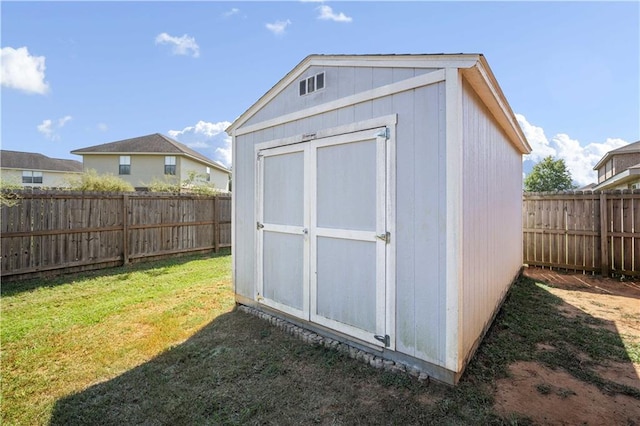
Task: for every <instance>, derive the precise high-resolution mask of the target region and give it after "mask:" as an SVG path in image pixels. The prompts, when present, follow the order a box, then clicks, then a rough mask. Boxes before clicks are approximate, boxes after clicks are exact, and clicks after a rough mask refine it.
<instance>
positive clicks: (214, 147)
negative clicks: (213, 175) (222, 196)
mask: <svg viewBox="0 0 640 426" xmlns="http://www.w3.org/2000/svg"><path fill="white" fill-rule="evenodd" d="M230 125H231V122H229V121H219V122H217V123H211V122H208V121H202V120H201V121H198V122H197V123H196V124H195V125H194V126H187V127H185V128H184V129H182V130H169V131H168V132H167V133H168V134H169V136H171V137H172V138H174V139H177V140H178V141H180V142H182V143H183V144H185V145H187V146H188V147H189V148H192V149H195V150H196V151H198V152H200V153H202V154H203V155H205V156H207V157H209V158H212V159H213V160H215V161H218V162H219V163H221V164H222V165H223V166H225V167H230V166H231V137H229V136H228V135H227V134H226V133H225V132H224V130H225V129H226V128H227V127H229V126H230Z"/></svg>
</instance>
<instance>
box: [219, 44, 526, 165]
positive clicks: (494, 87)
mask: <svg viewBox="0 0 640 426" xmlns="http://www.w3.org/2000/svg"><path fill="white" fill-rule="evenodd" d="M312 66H351V67H398V68H458V69H461V70H462V73H463V75H464V76H465V77H466V78H467V81H468V82H469V83H470V85H471V86H472V87H473V89H474V90H475V91H476V92H477V94H478V95H479V96H480V98H481V99H482V101H483V102H484V104H485V105H486V106H487V108H488V109H489V111H490V112H491V114H492V115H493V116H494V118H495V119H496V121H497V122H498V124H499V125H500V127H501V128H502V129H503V130H504V131H505V133H506V134H507V135H508V137H509V140H510V141H511V143H512V144H513V145H514V146H515V147H517V148H518V149H519V150H520V151H521V152H522V153H524V154H526V153H529V152H531V146H530V145H529V143H528V142H527V139H526V137H525V136H524V133H523V132H522V129H521V128H520V125H519V124H518V121H517V119H516V118H515V114H514V113H513V111H512V110H511V107H510V106H509V103H508V102H507V100H506V98H505V96H504V94H503V92H502V89H500V86H499V85H498V82H497V80H496V79H495V76H494V75H493V72H492V71H491V69H490V68H489V65H488V63H487V61H486V59H485V58H484V56H483V55H482V54H465V53H450V54H445V53H438V54H380V55H309V56H307V57H306V58H305V59H303V60H302V61H301V62H300V63H299V64H298V65H297V66H296V67H295V68H293V69H292V70H291V71H289V73H287V74H286V75H285V76H284V77H283V78H282V79H281V80H280V81H279V82H278V83H276V84H275V85H274V86H273V87H272V88H271V89H269V91H268V92H267V93H265V94H264V95H263V96H262V97H261V98H260V99H258V101H257V102H255V103H254V104H253V105H252V106H251V107H249V109H247V110H246V111H245V112H244V113H243V114H242V115H240V116H239V117H238V118H237V119H236V120H235V121H234V122H233V123H232V124H231V125H230V126H229V127H228V128H227V129H226V132H227V133H228V134H229V135H233V134H234V133H235V132H236V131H237V130H238V129H239V128H240V127H241V126H242V125H243V124H244V123H246V122H247V121H248V120H249V119H250V118H251V117H253V116H254V115H255V114H256V113H257V112H258V111H259V110H260V109H262V108H263V107H264V106H265V105H266V104H267V103H268V102H270V101H271V100H272V99H273V98H275V97H276V96H277V95H278V94H279V93H280V92H281V91H282V90H284V89H285V88H286V87H287V86H288V85H289V84H291V83H293V82H295V81H296V80H297V79H298V78H299V77H300V75H302V74H303V73H304V72H305V71H306V70H307V69H308V68H309V67H312Z"/></svg>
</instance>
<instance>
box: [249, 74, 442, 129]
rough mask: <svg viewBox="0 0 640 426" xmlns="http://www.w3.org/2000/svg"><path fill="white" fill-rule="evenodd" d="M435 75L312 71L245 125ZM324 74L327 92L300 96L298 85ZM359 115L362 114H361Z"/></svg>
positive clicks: (292, 84)
mask: <svg viewBox="0 0 640 426" xmlns="http://www.w3.org/2000/svg"><path fill="white" fill-rule="evenodd" d="M432 71H433V69H431V68H404V69H399V68H377V67H376V68H374V67H361V68H355V67H316V66H314V67H310V68H308V69H307V70H306V71H305V72H304V73H302V74H301V75H300V77H299V78H297V79H296V80H295V81H294V82H293V83H291V84H289V85H288V86H287V87H286V88H284V89H283V90H282V91H281V92H280V93H279V94H278V96H276V97H275V98H274V99H273V100H271V101H270V102H269V103H267V105H265V106H264V107H263V108H262V109H261V110H260V111H258V112H257V113H256V114H255V115H254V116H253V117H251V118H250V119H249V120H248V121H247V122H246V123H244V125H243V126H248V125H252V124H255V123H260V122H262V121H266V120H270V119H272V118H275V117H279V116H281V115H285V114H288V113H291V112H294V111H299V110H302V109H306V108H309V107H312V106H314V105H320V104H323V103H326V102H330V101H334V100H336V99H340V98H343V97H345V96H349V95H353V94H355V93H360V92H363V91H366V90H370V89H373V88H376V87H381V86H385V85H387V84H391V83H396V82H398V81H401V80H404V79H406V78H408V77H413V76H417V75H421V74H426V73H429V72H432ZM320 72H324V73H325V81H324V84H325V88H324V89H322V90H319V91H317V92H313V93H311V94H308V95H304V96H300V94H299V91H298V90H299V87H298V82H299V81H300V80H302V79H303V78H307V77H309V76H312V75H315V74H318V73H320ZM363 107H366V106H364V105H360V106H358V108H363ZM349 113H354V111H349ZM359 114H362V113H360V112H359ZM365 114H366V113H365ZM344 121H348V119H346V117H345V120H344ZM352 122H353V121H352ZM330 127H333V126H324V127H323V128H330Z"/></svg>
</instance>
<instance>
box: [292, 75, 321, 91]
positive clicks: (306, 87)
mask: <svg viewBox="0 0 640 426" xmlns="http://www.w3.org/2000/svg"><path fill="white" fill-rule="evenodd" d="M298 87H299V88H300V96H303V95H307V94H309V93H313V92H315V91H318V90H320V89H324V73H323V72H321V73H319V74H316V75H312V76H311V77H307V78H305V79H304V80H300V83H299V85H298Z"/></svg>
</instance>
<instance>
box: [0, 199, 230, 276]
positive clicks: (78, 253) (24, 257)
mask: <svg viewBox="0 0 640 426" xmlns="http://www.w3.org/2000/svg"><path fill="white" fill-rule="evenodd" d="M17 195H19V197H20V202H19V203H18V204H17V205H15V206H2V208H1V211H0V213H1V217H0V230H1V231H2V232H1V234H0V236H1V238H2V247H1V251H2V259H1V264H0V272H1V275H2V277H3V278H8V279H20V278H21V277H26V276H29V277H31V276H33V275H34V274H37V273H42V272H44V271H49V272H51V271H54V272H66V271H79V270H89V269H96V268H101V267H105V266H114V265H115V264H118V263H119V264H123V263H128V262H129V260H130V259H135V260H136V261H140V260H144V259H146V258H152V257H153V258H157V257H161V256H170V255H176V254H182V253H189V252H202V251H207V250H216V251H217V250H218V248H219V247H230V246H231V232H230V230H231V196H229V195H219V196H215V197H211V196H208V197H207V196H197V195H185V194H180V195H174V194H153V193H152V194H147V193H125V194H122V193H118V194H115V193H79V192H67V191H33V192H31V191H18V192H17Z"/></svg>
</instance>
